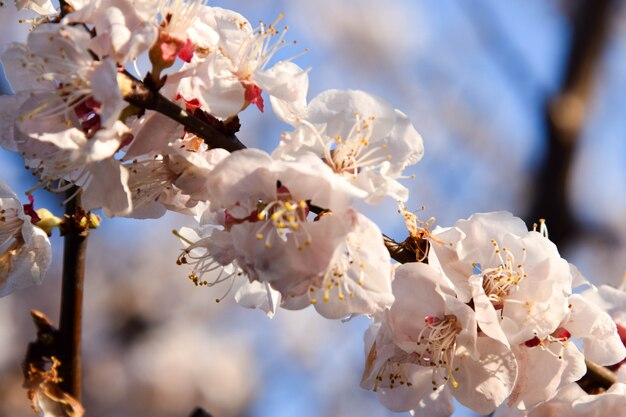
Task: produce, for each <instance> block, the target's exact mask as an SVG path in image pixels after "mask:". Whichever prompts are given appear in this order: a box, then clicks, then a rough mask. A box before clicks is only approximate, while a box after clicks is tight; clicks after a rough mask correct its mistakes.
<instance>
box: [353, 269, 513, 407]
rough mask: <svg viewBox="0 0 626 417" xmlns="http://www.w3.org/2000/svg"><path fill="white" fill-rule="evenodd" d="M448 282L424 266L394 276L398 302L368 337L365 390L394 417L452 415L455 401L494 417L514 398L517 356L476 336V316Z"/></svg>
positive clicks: (497, 344)
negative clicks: (402, 415) (396, 414)
mask: <svg viewBox="0 0 626 417" xmlns="http://www.w3.org/2000/svg"><path fill="white" fill-rule="evenodd" d="M442 278H443V277H442V272H441V271H439V270H438V269H436V268H434V267H432V266H430V265H426V264H422V263H412V264H404V265H401V266H399V267H398V268H397V269H396V274H395V279H394V281H393V284H392V286H393V293H394V295H395V297H396V301H395V302H394V304H393V305H392V306H391V307H390V309H389V310H388V311H386V312H385V313H384V314H382V315H381V318H380V321H381V322H380V323H379V324H374V325H373V327H372V329H371V330H370V334H369V335H368V336H366V339H369V343H367V342H366V356H367V361H366V366H365V372H364V375H363V379H362V386H363V387H364V388H370V389H374V390H375V391H376V392H377V394H378V398H379V400H380V401H381V402H382V404H383V405H385V406H386V407H388V408H389V409H391V410H393V411H408V410H412V412H413V413H414V414H415V415H424V416H430V415H436V416H447V415H450V414H451V413H452V410H453V406H452V396H454V397H455V398H456V399H457V400H458V401H459V402H461V403H462V404H464V405H466V406H468V407H470V408H472V409H473V410H475V411H476V412H478V413H481V414H488V413H490V412H492V411H493V410H494V409H495V408H496V407H497V406H498V405H500V404H501V403H502V402H503V401H504V400H505V398H506V397H507V396H508V395H509V393H510V392H511V389H512V387H513V384H514V382H515V378H516V376H517V365H516V362H515V359H514V356H513V353H512V352H511V350H510V349H509V348H508V347H507V346H505V345H504V344H502V343H500V342H499V341H497V340H495V339H491V338H489V337H485V336H483V335H479V334H478V332H477V322H476V317H475V312H474V311H473V310H472V309H471V308H470V307H469V306H467V305H466V304H464V303H462V302H461V301H459V300H458V299H457V298H456V297H454V295H453V289H452V288H451V287H450V286H449V285H447V282H446V280H445V279H442ZM374 335H375V336H374Z"/></svg>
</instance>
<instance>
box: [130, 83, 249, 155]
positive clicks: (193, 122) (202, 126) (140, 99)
mask: <svg viewBox="0 0 626 417" xmlns="http://www.w3.org/2000/svg"><path fill="white" fill-rule="evenodd" d="M128 81H129V82H130V83H131V85H129V86H128V90H127V91H125V94H124V99H125V100H126V101H127V102H128V103H130V104H132V105H133V106H135V107H138V108H140V109H148V110H154V111H156V112H159V113H161V114H163V115H165V116H167V117H169V118H170V119H172V120H175V121H177V122H178V123H180V124H181V125H183V126H184V127H185V130H187V131H188V132H192V133H194V134H195V135H197V136H198V137H200V138H202V139H204V141H205V142H206V143H207V144H208V145H209V146H210V147H212V148H223V149H226V150H227V151H229V152H233V151H238V150H241V149H245V147H246V146H245V145H244V144H243V143H241V142H240V141H239V139H238V138H237V136H235V135H234V134H231V135H229V134H225V133H223V132H220V131H219V130H218V129H216V128H215V127H213V126H211V125H210V124H208V123H205V122H203V121H202V120H200V119H199V118H197V117H194V116H193V115H191V114H189V113H188V112H187V111H186V110H184V109H181V108H180V107H179V106H178V105H177V104H176V103H173V102H172V101H170V100H168V99H167V98H165V97H164V96H163V95H162V94H160V93H159V92H158V91H153V90H152V89H151V88H149V87H148V86H146V84H145V83H143V82H141V81H139V80H131V79H130V77H129V79H128Z"/></svg>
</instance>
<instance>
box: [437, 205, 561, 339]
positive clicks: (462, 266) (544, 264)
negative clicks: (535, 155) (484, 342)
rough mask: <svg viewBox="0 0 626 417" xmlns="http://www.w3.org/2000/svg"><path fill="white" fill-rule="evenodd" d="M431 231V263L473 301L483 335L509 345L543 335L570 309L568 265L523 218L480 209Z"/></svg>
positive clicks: (466, 297)
mask: <svg viewBox="0 0 626 417" xmlns="http://www.w3.org/2000/svg"><path fill="white" fill-rule="evenodd" d="M432 236H433V238H432V239H431V244H432V246H431V248H432V249H431V253H432V254H433V255H432V260H433V262H436V263H438V264H440V265H441V268H442V269H443V271H444V272H445V273H446V275H447V276H448V277H449V278H450V279H451V280H452V282H453V283H454V288H455V291H456V293H457V294H458V296H459V299H460V300H462V301H464V302H469V301H470V300H471V301H472V302H473V304H474V306H475V309H476V313H477V320H478V323H479V325H480V327H481V329H482V330H483V331H484V332H485V333H486V334H487V335H489V336H491V337H494V338H496V339H498V340H500V341H501V342H503V343H506V344H511V345H516V344H519V343H523V342H526V341H528V340H530V339H533V338H534V337H537V338H539V339H543V338H545V337H547V336H549V335H550V334H552V333H553V332H554V331H555V330H556V329H557V328H558V327H559V325H560V324H561V322H562V321H563V320H564V319H565V317H566V315H567V314H568V312H569V310H568V297H569V295H570V294H571V288H572V281H573V277H572V270H571V269H570V266H569V264H568V263H567V261H565V260H564V259H563V258H561V256H560V255H559V252H558V250H557V249H556V246H554V244H553V243H552V242H550V241H549V240H548V239H547V238H546V237H544V236H543V235H541V234H540V233H538V232H535V231H530V232H529V231H528V230H527V229H526V226H525V224H524V222H523V221H522V220H521V219H519V218H517V217H514V216H513V215H512V214H510V213H507V212H493V213H478V214H474V215H472V216H471V217H470V218H469V219H467V220H459V221H458V222H457V223H456V225H455V226H454V227H452V228H445V229H441V228H439V229H435V230H434V231H433V233H432ZM429 259H431V256H430V255H429Z"/></svg>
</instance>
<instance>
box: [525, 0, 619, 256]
mask: <svg viewBox="0 0 626 417" xmlns="http://www.w3.org/2000/svg"><path fill="white" fill-rule="evenodd" d="M614 3H615V2H614V1H613V0H584V1H579V2H577V3H576V5H575V6H574V7H575V8H574V14H573V16H572V32H573V33H572V42H571V46H570V51H569V56H568V59H567V65H566V69H565V73H564V76H563V81H562V84H561V88H560V91H559V92H558V93H556V94H555V95H554V96H553V97H549V98H548V100H547V102H546V107H545V124H546V136H547V138H546V139H547V155H546V157H545V159H544V161H543V164H542V166H541V168H540V169H539V171H538V174H537V176H536V178H535V181H534V183H535V188H536V189H535V195H534V196H533V202H532V207H531V210H530V215H529V217H528V218H527V221H528V223H529V224H532V223H533V222H536V221H537V220H538V219H540V218H544V219H546V221H547V224H548V225H549V228H550V240H552V241H553V242H554V243H555V244H556V245H557V246H561V245H563V243H565V242H567V241H568V240H570V239H571V238H573V237H575V235H576V234H577V230H576V229H577V228H578V225H577V222H576V220H575V218H574V215H573V213H572V209H571V207H570V205H569V202H568V192H567V189H568V184H569V177H570V171H571V165H572V160H573V158H574V155H575V151H576V142H577V141H578V137H579V136H580V131H581V129H582V126H583V124H584V121H585V117H586V113H587V107H588V104H589V101H590V99H591V97H592V92H593V80H594V78H595V71H596V69H597V63H598V60H599V58H600V56H601V53H602V51H603V49H604V44H605V42H606V38H607V36H608V28H609V26H610V25H609V23H610V21H611V10H612V7H613V6H614Z"/></svg>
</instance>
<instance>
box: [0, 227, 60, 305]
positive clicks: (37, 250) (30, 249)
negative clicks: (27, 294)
mask: <svg viewBox="0 0 626 417" xmlns="http://www.w3.org/2000/svg"><path fill="white" fill-rule="evenodd" d="M22 230H23V229H22ZM30 230H31V231H30V235H29V236H28V241H29V243H28V244H21V245H20V244H17V245H15V246H14V247H9V248H8V250H7V251H6V252H4V253H0V297H4V296H6V295H9V294H11V293H13V292H15V291H19V290H22V289H24V288H28V287H30V286H33V285H40V284H41V283H42V281H43V278H44V275H45V273H46V271H47V270H48V267H49V266H50V262H51V260H52V256H51V249H50V241H49V240H48V236H47V235H46V233H45V232H44V231H43V230H41V229H39V228H38V227H31V229H30Z"/></svg>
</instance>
